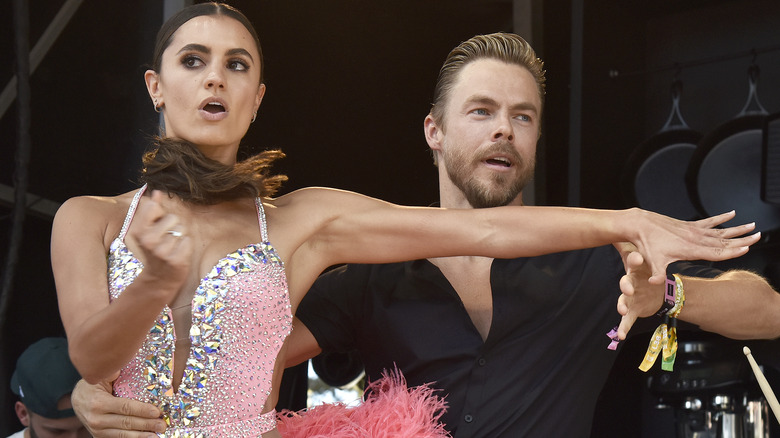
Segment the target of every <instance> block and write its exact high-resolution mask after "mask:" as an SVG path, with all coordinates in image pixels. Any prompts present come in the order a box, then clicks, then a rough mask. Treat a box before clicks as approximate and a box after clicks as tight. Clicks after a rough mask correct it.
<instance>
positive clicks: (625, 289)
mask: <svg viewBox="0 0 780 438" xmlns="http://www.w3.org/2000/svg"><path fill="white" fill-rule="evenodd" d="M619 284H620V292H621V293H622V294H623V295H621V296H620V298H623V296H624V295H627V296H631V295H634V283H633V282H632V281H631V278H630V277H629V276H628V275H624V276H622V277H620V283H619ZM618 304H620V300H618ZM618 311H620V308H619V307H618ZM621 315H622V313H621Z"/></svg>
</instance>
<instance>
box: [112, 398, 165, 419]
mask: <svg viewBox="0 0 780 438" xmlns="http://www.w3.org/2000/svg"><path fill="white" fill-rule="evenodd" d="M111 399H112V401H114V402H119V403H120V406H119V407H118V408H117V409H110V410H107V411H106V412H111V413H117V414H120V415H124V416H130V417H140V418H146V419H156V418H160V415H161V412H160V410H159V409H157V408H156V407H155V406H154V405H150V404H149V403H144V402H140V401H138V400H133V399H130V398H120V397H113V396H112V398H111Z"/></svg>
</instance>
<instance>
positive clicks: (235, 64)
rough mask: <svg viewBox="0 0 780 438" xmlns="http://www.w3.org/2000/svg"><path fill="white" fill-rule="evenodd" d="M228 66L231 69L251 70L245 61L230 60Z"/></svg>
mask: <svg viewBox="0 0 780 438" xmlns="http://www.w3.org/2000/svg"><path fill="white" fill-rule="evenodd" d="M227 66H228V68H229V69H230V70H236V71H245V70H249V66H248V65H246V63H244V61H230V62H228V65H227Z"/></svg>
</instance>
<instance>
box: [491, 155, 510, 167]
mask: <svg viewBox="0 0 780 438" xmlns="http://www.w3.org/2000/svg"><path fill="white" fill-rule="evenodd" d="M485 162H486V163H487V164H491V165H493V166H503V167H512V162H511V161H509V159H507V158H504V157H496V158H488V159H487V160H485Z"/></svg>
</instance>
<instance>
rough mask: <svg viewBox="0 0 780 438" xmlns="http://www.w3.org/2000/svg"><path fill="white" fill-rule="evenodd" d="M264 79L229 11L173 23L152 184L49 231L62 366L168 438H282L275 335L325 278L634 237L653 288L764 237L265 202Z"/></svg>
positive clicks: (533, 211) (634, 213) (619, 218)
mask: <svg viewBox="0 0 780 438" xmlns="http://www.w3.org/2000/svg"><path fill="white" fill-rule="evenodd" d="M262 67H263V66H262V54H261V49H260V45H259V42H258V39H257V36H256V33H255V31H254V29H253V28H252V26H251V24H250V23H249V22H248V20H247V19H246V18H245V17H244V16H243V15H242V14H241V13H240V12H238V11H236V10H234V9H232V8H230V7H228V6H225V5H218V4H199V5H195V6H192V7H189V8H187V9H184V10H183V11H181V12H180V13H179V14H177V15H175V16H173V17H172V18H171V19H170V20H169V21H168V22H166V23H165V24H164V25H163V27H162V29H161V31H160V33H159V34H158V39H157V46H156V50H155V56H154V62H153V65H152V69H151V70H149V71H147V72H146V74H145V80H146V85H147V89H148V92H149V95H150V97H151V99H152V102H153V104H154V107H155V108H156V109H157V110H159V111H161V112H162V113H163V116H164V121H165V132H164V135H163V137H164V138H162V139H160V141H159V144H158V145H157V147H156V149H155V150H154V151H152V152H151V153H149V154H147V155H146V156H145V158H144V164H145V169H144V179H145V181H146V185H145V186H144V187H143V188H141V189H140V190H138V191H133V192H130V193H126V194H124V195H120V196H116V197H79V198H73V199H71V200H69V201H67V202H66V203H65V204H64V205H63V207H62V208H61V209H60V211H59V212H58V213H57V217H56V218H55V223H54V228H53V234H52V265H53V268H54V274H55V279H56V282H57V291H58V296H59V301H60V311H61V314H62V318H63V323H64V325H65V328H66V331H67V333H68V338H69V343H70V351H71V356H72V359H73V363H74V364H75V365H76V367H77V368H78V369H79V371H80V372H81V374H82V376H83V377H84V378H85V379H86V380H87V381H90V382H97V381H100V380H110V379H112V378H113V377H115V376H116V375H117V373H118V374H119V377H118V379H117V380H116V382H115V385H114V388H115V391H116V393H117V394H119V395H122V396H127V397H134V398H138V399H141V400H144V401H152V402H154V403H156V404H157V405H158V406H160V407H161V408H162V409H163V411H164V412H165V416H166V420H167V421H168V422H169V424H170V425H171V427H170V428H169V429H168V431H167V432H166V434H169V435H170V436H199V435H201V434H205V435H210V436H247V435H252V436H259V435H262V436H263V437H265V438H269V437H278V436H279V434H278V432H277V431H276V430H275V421H276V420H275V414H274V411H273V407H274V406H275V404H276V399H277V393H276V388H277V387H278V384H279V380H280V379H281V375H282V373H281V368H282V367H283V364H284V362H285V361H284V358H285V354H286V350H285V347H284V346H283V343H284V339H285V337H286V336H287V335H288V334H289V332H290V327H291V320H292V314H294V312H295V309H296V308H297V306H298V303H299V302H300V301H301V299H302V297H303V295H304V294H305V293H306V291H307V290H308V288H309V286H310V285H311V283H312V282H313V281H314V279H315V278H316V277H317V276H318V275H319V274H320V273H321V272H322V271H323V270H324V269H326V268H327V267H328V266H331V265H334V264H337V263H350V262H362V263H383V262H391V261H399V260H405V259H419V258H427V257H436V256H452V255H463V254H467V255H482V256H489V257H501V258H508V257H521V256H533V255H538V254H543V253H550V252H557V251H562V250H569V249H576V248H583V247H590V246H597V245H602V244H606V243H612V242H620V241H630V242H632V243H634V244H635V245H636V246H637V248H638V249H639V251H640V252H641V253H642V254H643V255H644V256H645V258H646V259H647V260H649V261H650V262H651V266H652V268H653V272H654V274H655V276H656V277H657V278H662V277H663V276H664V268H665V266H666V264H667V263H669V262H671V261H673V260H676V259H681V258H707V259H725V258H729V257H733V256H737V255H740V254H743V253H744V252H745V251H747V245H750V244H752V243H754V242H755V241H756V240H757V238H758V236H757V235H754V236H750V237H745V238H740V239H732V240H729V239H731V238H733V237H735V236H739V235H742V234H744V233H745V232H748V231H750V230H751V229H752V226H741V227H735V228H729V229H726V230H714V229H711V228H712V227H714V226H716V225H718V224H720V223H723V222H725V221H726V220H728V219H730V218H731V217H733V215H732V214H727V215H721V216H718V217H715V218H711V219H707V220H704V221H700V222H697V223H686V222H680V221H676V220H673V219H669V218H666V217H663V216H660V215H656V214H653V213H649V212H644V211H641V210H636V209H634V210H627V211H596V210H585V209H567V208H534V207H502V208H496V209H480V210H467V211H466V210H444V209H428V208H412V207H400V206H395V205H392V204H388V203H385V202H382V201H379V200H376V199H371V198H367V197H365V196H361V195H358V194H355V193H350V192H344V191H339V190H332V189H324V188H308V189H302V190H298V191H295V192H293V193H290V194H287V195H284V196H281V197H278V198H272V197H271V196H272V195H273V193H274V190H275V189H276V188H277V187H278V186H279V184H280V182H281V180H282V178H281V177H278V176H277V177H272V176H269V175H268V167H269V165H270V162H271V161H273V159H275V158H276V157H278V156H280V153H278V152H267V153H264V154H261V155H260V156H257V157H253V158H251V159H249V160H247V161H246V162H241V163H237V162H236V154H237V151H238V147H239V143H240V141H241V139H242V137H243V136H244V134H245V133H246V131H247V129H248V127H249V125H250V123H251V122H252V121H254V119H255V117H256V113H257V109H258V108H259V106H260V103H261V101H262V98H263V95H264V93H265V85H264V84H263V82H262ZM463 230H468V232H467V233H464V232H463ZM271 242H273V244H272V243H271ZM237 248H238V249H237ZM107 254H108V259H107V258H106V255H107ZM226 254H227V255H226ZM106 272H108V279H107V278H106ZM150 327H151V329H150ZM139 347H140V348H139ZM177 351H178V352H182V351H187V352H188V353H187V354H175V352H177ZM277 359H278V360H277Z"/></svg>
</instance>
